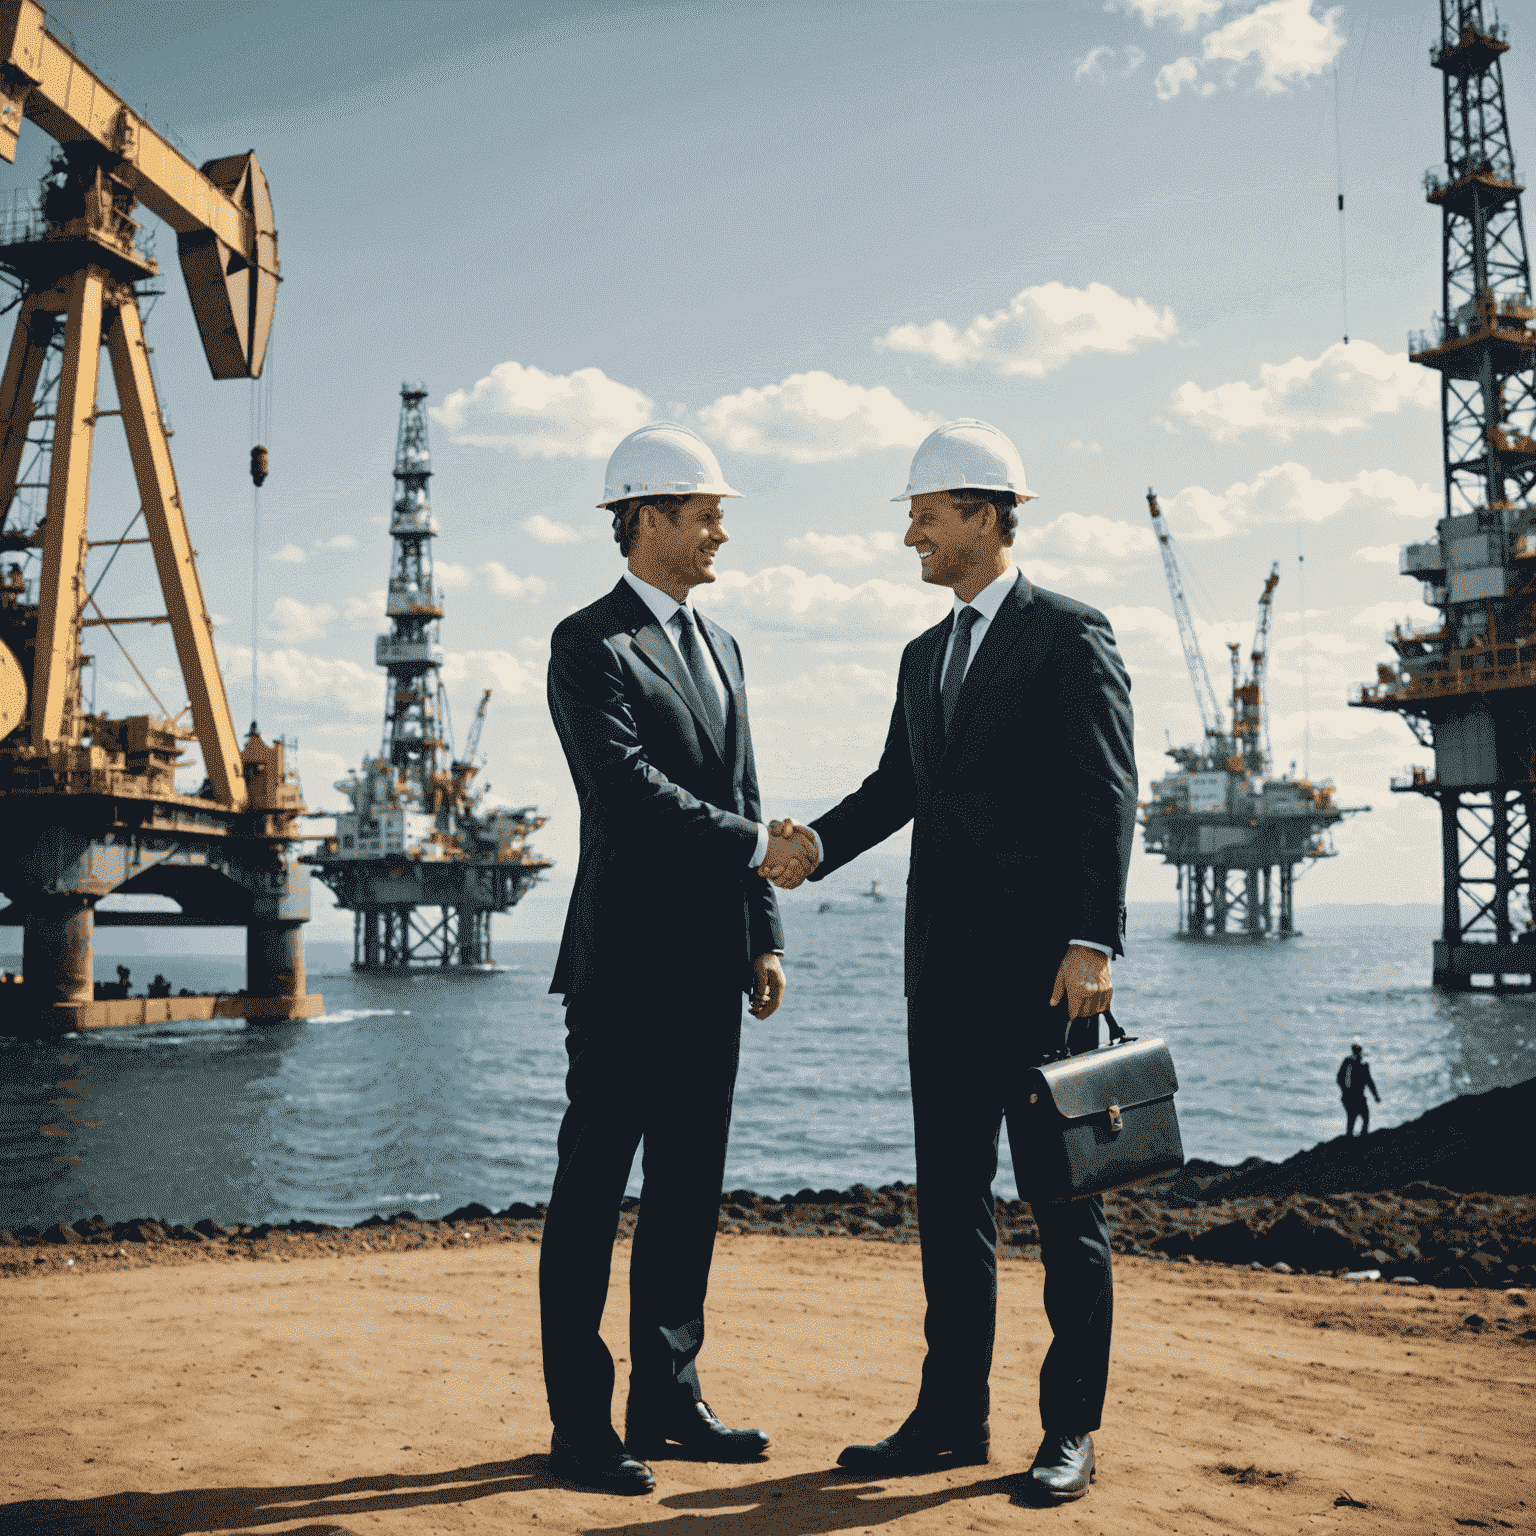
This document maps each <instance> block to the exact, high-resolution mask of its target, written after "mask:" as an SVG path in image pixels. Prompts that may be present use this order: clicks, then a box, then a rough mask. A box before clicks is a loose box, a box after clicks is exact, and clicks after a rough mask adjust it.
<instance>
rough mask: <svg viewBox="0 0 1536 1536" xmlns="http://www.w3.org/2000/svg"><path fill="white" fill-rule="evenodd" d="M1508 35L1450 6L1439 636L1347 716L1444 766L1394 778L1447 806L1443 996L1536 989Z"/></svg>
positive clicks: (1525, 484)
mask: <svg viewBox="0 0 1536 1536" xmlns="http://www.w3.org/2000/svg"><path fill="white" fill-rule="evenodd" d="M1508 51H1509V41H1508V36H1507V34H1506V32H1505V29H1504V28H1503V27H1502V26H1501V25H1500V24H1499V23H1498V22H1497V21H1496V20H1492V19H1488V18H1486V17H1485V15H1484V11H1483V6H1482V5H1481V3H1480V0H1440V36H1439V39H1438V40H1437V41H1436V42H1435V44H1434V46H1433V47H1432V48H1431V49H1430V54H1429V62H1430V65H1431V66H1432V67H1433V68H1434V69H1436V70H1438V71H1439V72H1440V76H1441V80H1442V82H1443V94H1444V113H1445V165H1444V166H1443V167H1441V166H1435V167H1433V168H1432V169H1431V170H1430V171H1428V172H1427V173H1426V175H1425V178H1424V188H1425V193H1426V196H1427V200H1428V202H1429V203H1430V204H1431V205H1432V206H1434V207H1437V208H1439V210H1440V219H1441V252H1442V264H1441V287H1440V313H1439V314H1438V315H1436V316H1435V319H1434V325H1433V329H1432V330H1430V331H1429V332H1422V331H1421V332H1415V333H1412V334H1410V335H1409V338H1408V353H1409V357H1410V358H1411V360H1412V361H1413V362H1416V363H1420V364H1422V365H1423V366H1424V367H1426V368H1433V369H1434V370H1435V371H1436V372H1437V373H1438V374H1439V375H1440V417H1441V441H1442V459H1443V465H1444V478H1445V515H1444V517H1443V518H1442V519H1441V520H1440V522H1439V524H1438V525H1437V527H1436V529H1435V537H1434V538H1433V539H1432V540H1429V541H1427V542H1425V543H1422V544H1409V545H1407V546H1405V547H1404V548H1403V550H1402V552H1401V555H1400V557H1399V563H1398V568H1399V570H1400V571H1401V573H1402V574H1403V575H1405V576H1411V577H1412V578H1413V579H1414V580H1416V581H1420V582H1422V583H1423V592H1424V602H1425V603H1426V604H1427V605H1428V606H1429V607H1431V608H1438V609H1439V610H1440V619H1439V621H1438V622H1436V623H1432V624H1428V625H1423V626H1415V625H1412V624H1400V625H1397V626H1396V627H1395V628H1393V629H1392V630H1390V631H1388V633H1387V637H1386V639H1387V644H1388V645H1390V646H1391V647H1392V650H1393V652H1394V653H1395V655H1394V657H1393V659H1392V660H1391V661H1390V662H1386V663H1383V664H1381V665H1380V666H1378V667H1377V669H1376V681H1375V682H1374V683H1372V684H1368V685H1365V686H1362V687H1360V688H1358V689H1357V690H1355V692H1354V693H1353V695H1352V696H1351V698H1350V701H1349V702H1350V703H1351V704H1353V705H1356V706H1358V707H1359V708H1362V709H1377V710H1385V711H1390V712H1392V713H1395V714H1398V715H1401V716H1402V718H1403V719H1404V721H1405V722H1406V723H1407V725H1408V727H1409V729H1410V730H1411V731H1412V732H1413V734H1414V736H1415V737H1416V738H1417V740H1418V742H1419V744H1420V746H1424V747H1432V748H1433V749H1434V754H1435V760H1434V766H1433V767H1418V768H1411V769H1409V770H1407V771H1405V772H1404V773H1403V774H1402V775H1401V776H1400V777H1398V778H1395V779H1393V781H1392V788H1393V790H1394V791H1395V792H1396V793H1399V794H1416V795H1424V796H1425V797H1427V798H1429V799H1433V800H1436V801H1438V802H1439V806H1440V843H1441V855H1442V863H1443V868H1444V877H1443V878H1444V884H1443V914H1442V924H1441V935H1440V938H1439V940H1438V941H1437V942H1436V944H1435V946H1434V960H1433V980H1434V985H1435V986H1437V987H1440V988H1443V989H1445V990H1447V991H1465V990H1467V989H1468V988H1470V987H1471V986H1472V985H1474V980H1475V979H1477V980H1480V981H1482V982H1483V984H1485V985H1489V986H1491V987H1493V988H1495V989H1496V990H1521V991H1529V990H1532V989H1533V988H1536V923H1533V918H1536V913H1533V910H1532V896H1531V876H1532V869H1531V863H1532V839H1531V830H1532V825H1533V822H1536V732H1533V724H1536V531H1533V529H1532V515H1533V513H1536V506H1533V505H1532V494H1533V491H1536V330H1533V329H1532V321H1533V320H1536V306H1533V305H1532V295H1531V262H1530V254H1529V251H1528V249H1527V246H1526V239H1525V224H1524V220H1523V217H1522V214H1521V207H1520V197H1521V193H1522V192H1523V191H1524V190H1525V188H1524V186H1523V184H1522V183H1521V181H1520V178H1519V176H1518V174H1517V172H1516V168H1515V155H1514V148H1513V144H1512V140H1511V137H1510V129H1509V115H1508V112H1507V109H1506V106H1505V100H1504V73H1503V62H1502V61H1503V57H1504V55H1505V54H1506V53H1507V52H1508Z"/></svg>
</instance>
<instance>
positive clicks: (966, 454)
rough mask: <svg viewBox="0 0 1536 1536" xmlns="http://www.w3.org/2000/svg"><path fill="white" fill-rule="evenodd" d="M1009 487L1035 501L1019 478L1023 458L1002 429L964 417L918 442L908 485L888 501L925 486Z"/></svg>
mask: <svg viewBox="0 0 1536 1536" xmlns="http://www.w3.org/2000/svg"><path fill="white" fill-rule="evenodd" d="M967 489H975V490H978V491H1012V492H1013V493H1014V495H1015V496H1017V497H1018V498H1019V500H1020V501H1035V500H1037V499H1038V498H1037V497H1036V496H1035V493H1034V492H1033V491H1032V490H1030V488H1029V487H1028V486H1027V485H1026V484H1025V483H1024V461H1023V460H1022V459H1020V457H1019V450H1018V449H1017V448H1015V447H1014V446H1013V444H1012V442H1011V441H1009V439H1008V437H1007V435H1006V434H1005V433H1002V432H999V431H998V430H997V428H996V427H994V426H992V425H991V423H990V422H985V421H976V420H974V419H972V418H970V417H967V418H966V419H965V420H963V421H948V422H945V424H944V425H943V426H942V427H936V428H935V429H934V430H933V431H932V432H930V433H929V434H928V436H927V437H925V438H924V439H923V440H922V442H921V443H920V444H918V449H917V452H916V453H914V454H913V455H912V468H911V470H910V471H909V472H908V474H907V488H906V490H904V491H903V492H902V493H901V495H900V496H892V497H891V500H892V501H909V500H910V499H911V498H912V497H914V496H922V495H924V494H925V493H926V492H928V491H959V490H967Z"/></svg>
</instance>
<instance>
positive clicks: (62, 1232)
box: [43, 1222, 83, 1243]
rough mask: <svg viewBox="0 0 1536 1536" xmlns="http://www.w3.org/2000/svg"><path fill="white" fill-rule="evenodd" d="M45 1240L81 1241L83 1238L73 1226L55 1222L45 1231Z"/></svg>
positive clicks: (46, 1241) (51, 1241) (57, 1241)
mask: <svg viewBox="0 0 1536 1536" xmlns="http://www.w3.org/2000/svg"><path fill="white" fill-rule="evenodd" d="M43 1241H44V1242H45V1243H79V1242H82V1241H83V1239H82V1238H81V1236H80V1234H79V1233H78V1232H76V1231H75V1229H74V1228H73V1227H66V1226H65V1225H64V1223H63V1222H55V1223H54V1224H53V1225H52V1226H51V1227H49V1228H48V1230H47V1231H46V1232H44V1233H43Z"/></svg>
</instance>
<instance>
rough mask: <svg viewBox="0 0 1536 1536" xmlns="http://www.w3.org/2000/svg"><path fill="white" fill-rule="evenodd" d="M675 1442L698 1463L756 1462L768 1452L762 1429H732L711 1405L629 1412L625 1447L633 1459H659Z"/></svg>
mask: <svg viewBox="0 0 1536 1536" xmlns="http://www.w3.org/2000/svg"><path fill="white" fill-rule="evenodd" d="M668 1441H671V1442H672V1443H673V1444H674V1445H676V1446H678V1447H679V1448H680V1449H679V1452H675V1453H674V1454H681V1455H683V1456H685V1457H689V1458H691V1459H692V1460H694V1461H756V1460H757V1458H758V1457H759V1456H761V1455H762V1454H763V1452H764V1451H766V1450H767V1449H768V1436H767V1435H765V1434H764V1433H763V1432H762V1430H760V1429H731V1428H729V1427H728V1426H727V1425H724V1424H722V1423H721V1422H720V1420H719V1419H717V1418H716V1417H715V1416H714V1414H713V1413H711V1412H710V1411H709V1404H708V1403H693V1402H689V1403H684V1404H683V1405H682V1406H681V1407H680V1408H673V1409H670V1410H665V1409H664V1410H661V1411H658V1412H647V1411H646V1410H645V1409H643V1408H637V1409H634V1410H626V1412H625V1414H624V1445H625V1448H626V1449H627V1450H628V1451H629V1453H630V1454H631V1455H632V1456H659V1455H661V1454H662V1452H663V1451H664V1450H665V1449H666V1448H667V1442H668Z"/></svg>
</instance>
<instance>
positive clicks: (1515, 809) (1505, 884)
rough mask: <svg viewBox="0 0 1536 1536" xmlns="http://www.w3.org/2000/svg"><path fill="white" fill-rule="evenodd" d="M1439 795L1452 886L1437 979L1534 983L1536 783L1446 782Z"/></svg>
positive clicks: (1442, 983) (1512, 986)
mask: <svg viewBox="0 0 1536 1536" xmlns="http://www.w3.org/2000/svg"><path fill="white" fill-rule="evenodd" d="M1439 799H1440V835H1441V852H1442V856H1443V860H1444V877H1445V887H1444V914H1443V925H1442V926H1443V938H1442V939H1441V942H1440V943H1438V944H1437V945H1436V946H1435V978H1434V979H1435V985H1436V986H1438V987H1444V988H1446V989H1448V990H1451V991H1465V990H1466V989H1468V988H1469V987H1471V986H1472V984H1473V977H1474V976H1480V977H1486V978H1488V982H1489V984H1490V985H1491V986H1493V987H1494V988H1496V989H1497V990H1500V991H1530V990H1532V989H1533V986H1536V927H1533V925H1532V918H1533V913H1532V908H1531V828H1532V825H1533V823H1536V786H1523V787H1521V788H1518V789H1502V788H1499V789H1479V790H1455V789H1442V790H1441V791H1440V796H1439Z"/></svg>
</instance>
